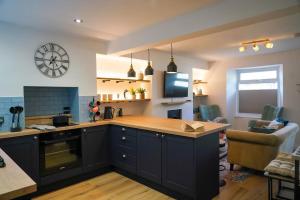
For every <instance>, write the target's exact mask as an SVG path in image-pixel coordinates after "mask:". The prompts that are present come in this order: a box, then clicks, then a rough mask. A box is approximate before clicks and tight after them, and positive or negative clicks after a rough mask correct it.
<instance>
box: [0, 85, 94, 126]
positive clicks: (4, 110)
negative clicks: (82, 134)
mask: <svg viewBox="0 0 300 200" xmlns="http://www.w3.org/2000/svg"><path fill="white" fill-rule="evenodd" d="M33 88H35V89H38V90H32V89H33ZM42 88H45V87H30V88H29V87H28V88H27V87H26V92H25V88H24V97H0V117H2V116H3V117H4V124H3V125H2V126H0V131H9V129H10V126H11V121H12V114H11V113H10V112H9V108H10V107H12V106H18V105H20V106H23V107H24V112H23V113H22V114H21V117H20V123H21V126H22V127H23V128H24V127H25V115H26V116H35V115H49V114H58V113H60V112H63V107H64V106H70V107H71V114H72V117H73V121H75V122H87V121H89V120H90V119H89V111H88V102H89V101H91V100H92V99H93V96H80V97H79V96H78V89H77V88H62V89H61V88H55V89H53V88H52V87H51V88H46V89H45V90H43V89H42ZM66 89H68V92H67V95H66V93H65V92H66ZM59 91H60V92H59ZM63 91H65V92H63ZM28 92H29V93H28ZM57 96H58V97H57ZM28 97H29V100H27V98H28ZM67 99H68V100H67ZM28 113H29V114H28Z"/></svg>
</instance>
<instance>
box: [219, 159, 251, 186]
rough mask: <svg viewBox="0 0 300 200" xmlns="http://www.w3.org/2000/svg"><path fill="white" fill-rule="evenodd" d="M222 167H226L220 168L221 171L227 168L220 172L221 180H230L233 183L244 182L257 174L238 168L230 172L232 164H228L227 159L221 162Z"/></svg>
mask: <svg viewBox="0 0 300 200" xmlns="http://www.w3.org/2000/svg"><path fill="white" fill-rule="evenodd" d="M220 165H222V166H224V167H220V170H221V169H222V168H225V169H224V170H223V171H220V179H225V180H229V181H232V182H239V183H240V182H244V181H245V180H246V179H247V178H249V177H250V176H252V175H253V174H255V172H253V171H252V170H251V169H247V168H243V167H241V168H238V169H235V170H234V171H230V164H229V163H228V162H227V159H226V158H224V159H222V160H220Z"/></svg>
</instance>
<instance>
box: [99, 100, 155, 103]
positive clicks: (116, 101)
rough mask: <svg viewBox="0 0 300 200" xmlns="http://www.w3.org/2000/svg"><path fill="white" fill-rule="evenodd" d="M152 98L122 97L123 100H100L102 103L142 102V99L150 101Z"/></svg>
mask: <svg viewBox="0 0 300 200" xmlns="http://www.w3.org/2000/svg"><path fill="white" fill-rule="evenodd" d="M150 100H151V99H121V100H109V101H100V102H101V103H125V102H129V103H130V102H141V101H150Z"/></svg>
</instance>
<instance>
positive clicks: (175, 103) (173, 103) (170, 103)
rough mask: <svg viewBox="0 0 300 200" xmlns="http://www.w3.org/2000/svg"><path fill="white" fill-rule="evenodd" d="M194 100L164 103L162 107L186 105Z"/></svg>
mask: <svg viewBox="0 0 300 200" xmlns="http://www.w3.org/2000/svg"><path fill="white" fill-rule="evenodd" d="M191 101H192V100H183V101H168V102H162V103H161V104H162V105H178V104H184V103H188V102H191Z"/></svg>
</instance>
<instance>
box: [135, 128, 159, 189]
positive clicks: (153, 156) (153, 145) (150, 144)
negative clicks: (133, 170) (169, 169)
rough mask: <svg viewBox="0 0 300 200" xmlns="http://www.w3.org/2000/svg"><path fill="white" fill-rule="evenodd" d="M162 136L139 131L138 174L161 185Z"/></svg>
mask: <svg viewBox="0 0 300 200" xmlns="http://www.w3.org/2000/svg"><path fill="white" fill-rule="evenodd" d="M161 136H162V135H161V134H159V133H155V132H147V131H143V130H138V131H137V144H138V146H137V152H138V153H137V155H138V159H137V174H138V176H140V177H143V178H145V179H148V180H151V181H153V182H155V183H158V184H161V173H162V170H161V169H162V168H161V167H162V137H161Z"/></svg>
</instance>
